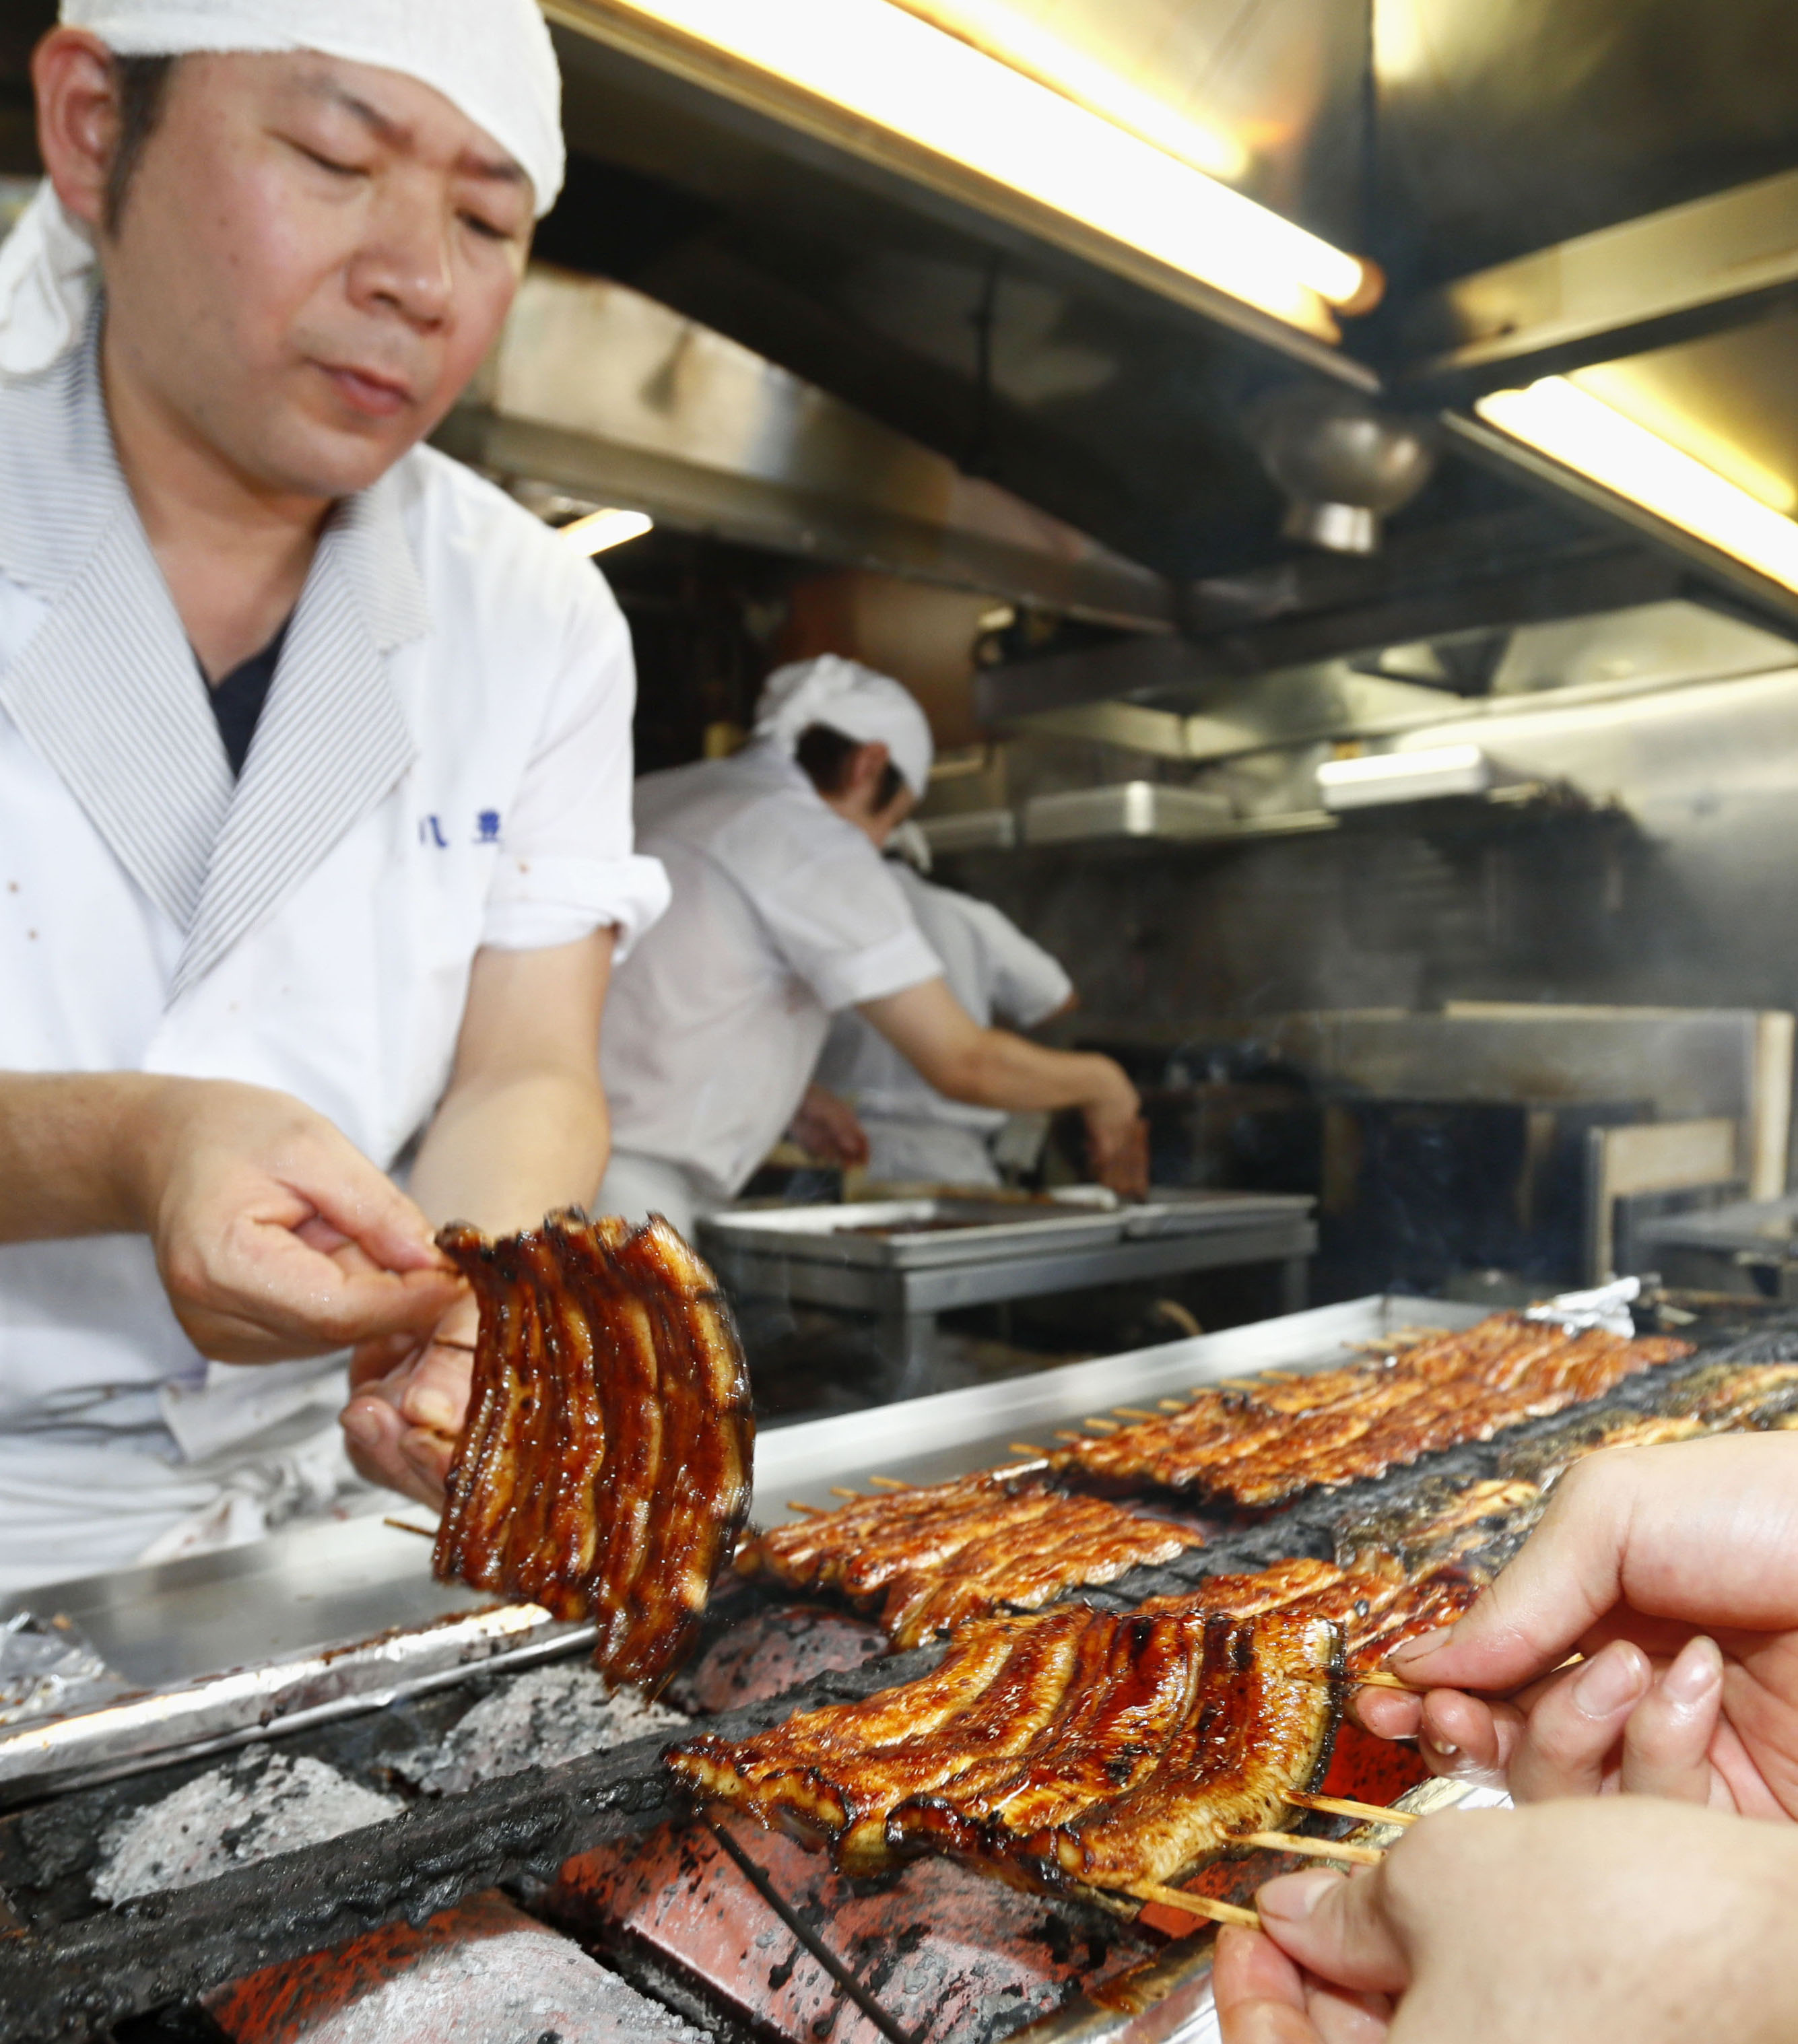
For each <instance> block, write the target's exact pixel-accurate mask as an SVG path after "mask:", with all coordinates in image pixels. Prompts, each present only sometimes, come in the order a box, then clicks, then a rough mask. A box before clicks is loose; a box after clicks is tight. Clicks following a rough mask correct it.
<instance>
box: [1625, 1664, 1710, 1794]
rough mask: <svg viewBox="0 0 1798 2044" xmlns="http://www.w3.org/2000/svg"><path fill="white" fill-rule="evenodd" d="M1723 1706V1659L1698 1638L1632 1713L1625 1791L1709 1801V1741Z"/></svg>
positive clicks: (1627, 1731) (1627, 1729)
mask: <svg viewBox="0 0 1798 2044" xmlns="http://www.w3.org/2000/svg"><path fill="white" fill-rule="evenodd" d="M1610 1651H1611V1649H1610V1648H1609V1647H1607V1648H1606V1649H1605V1652H1606V1653H1607V1654H1608V1653H1609V1652H1610ZM1600 1658H1602V1657H1600ZM1722 1713H1723V1654H1722V1653H1721V1651H1720V1650H1719V1648H1718V1646H1717V1642H1715V1640H1714V1639H1706V1638H1705V1637H1704V1635H1702V1634H1700V1635H1699V1636H1698V1637H1697V1638H1696V1639H1688V1641H1687V1642H1686V1643H1685V1645H1684V1646H1683V1647H1681V1650H1680V1651H1679V1654H1677V1657H1676V1658H1674V1660H1673V1662H1671V1663H1670V1664H1669V1666H1667V1667H1665V1668H1664V1669H1662V1670H1661V1673H1659V1674H1658V1675H1657V1676H1656V1677H1655V1678H1654V1683H1653V1685H1652V1686H1651V1687H1650V1689H1649V1692H1648V1693H1647V1695H1646V1696H1644V1697H1643V1698H1642V1701H1641V1702H1640V1703H1639V1704H1637V1706H1636V1707H1635V1708H1634V1710H1633V1711H1632V1712H1631V1713H1630V1717H1629V1722H1628V1723H1627V1724H1626V1725H1625V1726H1624V1727H1623V1773H1622V1777H1621V1785H1622V1787H1623V1789H1624V1791H1625V1792H1626V1793H1627V1794H1631V1795H1636V1796H1665V1797H1666V1798H1667V1799H1668V1800H1669V1801H1671V1802H1676V1803H1708V1802H1710V1801H1711V1800H1712V1799H1711V1785H1712V1782H1713V1780H1714V1778H1715V1777H1714V1776H1713V1773H1712V1771H1711V1738H1712V1736H1713V1735H1714V1734H1715V1731H1716V1729H1717V1721H1718V1719H1719V1717H1720V1716H1721V1715H1722Z"/></svg>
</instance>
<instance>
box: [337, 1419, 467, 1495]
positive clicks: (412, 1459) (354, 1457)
mask: <svg viewBox="0 0 1798 2044" xmlns="http://www.w3.org/2000/svg"><path fill="white" fill-rule="evenodd" d="M340 1420H341V1424H342V1427H343V1430H344V1445H345V1448H346V1450H348V1455H349V1458H350V1461H351V1462H352V1464H353V1465H354V1466H355V1469H356V1473H357V1474H358V1475H359V1476H360V1477H363V1479H364V1481H367V1482H369V1483H375V1484H379V1485H382V1486H383V1488H385V1489H388V1490H397V1491H400V1492H402V1493H404V1494H405V1495H406V1496H407V1497H411V1498H416V1499H417V1500H418V1502H419V1503H420V1504H428V1505H429V1506H430V1508H431V1509H432V1510H433V1512H435V1511H441V1509H442V1507H443V1492H444V1479H445V1476H446V1475H447V1474H448V1473H449V1458H450V1453H451V1444H450V1443H448V1442H441V1441H439V1440H438V1439H437V1437H436V1436H429V1437H426V1436H425V1435H423V1434H422V1430H421V1429H419V1428H417V1427H408V1426H407V1425H406V1422H405V1420H402V1418H401V1417H400V1416H399V1414H398V1412H397V1411H396V1410H395V1408H394V1407H393V1406H392V1405H391V1404H390V1403H389V1402H388V1401H387V1400H386V1399H384V1398H375V1397H356V1398H352V1400H350V1401H349V1403H348V1404H347V1405H346V1406H345V1408H344V1409H343V1412H342V1413H341V1415H340Z"/></svg>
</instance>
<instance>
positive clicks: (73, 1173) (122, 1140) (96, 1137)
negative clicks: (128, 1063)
mask: <svg viewBox="0 0 1798 2044" xmlns="http://www.w3.org/2000/svg"><path fill="white" fill-rule="evenodd" d="M179 1083H180V1082H179V1081H171V1080H167V1079H164V1078H156V1077H154V1076H152V1075H151V1074H148V1073H144V1072H67V1073H62V1072H56V1073H36V1072H6V1073H0V1242H47V1241H52V1240H56V1239H59V1238H60V1237H63V1236H65V1235H118V1234H128V1233H131V1232H133V1231H139V1230H141V1229H142V1228H143V1227H144V1212H143V1194H142V1179H141V1166H142V1162H143V1155H142V1153H143V1151H144V1147H145V1144H146V1138H147V1131H148V1129H149V1127H150V1125H151V1124H152V1121H153V1120H154V1119H155V1117H156V1114H157V1112H158V1110H159V1108H160V1107H161V1106H162V1105H163V1103H164V1097H165V1096H166V1094H167V1091H168V1089H169V1088H170V1086H171V1085H178V1084H179Z"/></svg>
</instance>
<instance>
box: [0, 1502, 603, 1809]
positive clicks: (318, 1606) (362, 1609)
mask: <svg viewBox="0 0 1798 2044" xmlns="http://www.w3.org/2000/svg"><path fill="white" fill-rule="evenodd" d="M394 1502H395V1506H396V1507H398V1506H400V1505H401V1504H402V1500H399V1499H398V1498H396V1499H395V1500H394ZM406 1519H407V1520H409V1521H410V1522H411V1523H417V1524H419V1525H421V1526H422V1527H423V1530H425V1531H430V1530H431V1529H430V1527H429V1524H428V1523H427V1520H428V1515H427V1514H425V1512H423V1511H422V1509H421V1508H418V1507H417V1506H413V1507H409V1508H406ZM430 1554H431V1550H430V1545H429V1542H428V1541H427V1540H425V1539H420V1537H419V1535H418V1533H417V1532H405V1531H400V1530H399V1528H398V1525H395V1524H389V1523H386V1522H384V1521H383V1520H379V1519H376V1518H369V1519H352V1520H345V1521H342V1522H339V1523H333V1524H330V1525H325V1526H310V1527H295V1528H294V1529H292V1530H291V1531H287V1532H285V1533H279V1534H276V1535H274V1536H273V1537H272V1538H271V1539H266V1540H256V1541H252V1542H250V1543H248V1544H247V1545H245V1546H241V1547H232V1548H228V1549H226V1550H224V1551H223V1552H221V1553H218V1554H198V1555H194V1556H192V1557H191V1558H188V1559H186V1560H183V1561H179V1562H164V1563H161V1564H160V1565H159V1566H156V1567H152V1568H142V1569H120V1570H118V1571H117V1573H114V1574H111V1575H105V1576H89V1577H80V1578H78V1579H76V1580H75V1581H70V1582H64V1583H56V1584H50V1585H44V1586H43V1587H41V1588H40V1589H30V1590H25V1591H21V1592H19V1593H17V1594H15V1595H14V1596H12V1597H10V1598H9V1599H8V1600H6V1601H5V1602H4V1603H3V1604H0V1618H6V1617H10V1616H11V1615H12V1614H13V1612H15V1611H21V1610H25V1611H31V1612H36V1613H37V1614H38V1615H39V1616H40V1617H43V1618H46V1619H48V1618H51V1617H53V1616H59V1615H60V1616H65V1617H67V1618H69V1619H72V1620H73V1621H74V1623H75V1625H76V1626H78V1627H79V1629H80V1630H81V1631H82V1632H83V1634H85V1635H86V1636H87V1639H89V1640H90V1642H92V1644H93V1645H94V1647H95V1648H96V1649H97V1650H98V1652H99V1654H100V1655H101V1657H102V1658H103V1659H104V1660H105V1661H106V1663H107V1665H108V1666H110V1667H111V1668H112V1669H115V1670H116V1671H117V1673H119V1674H120V1675H121V1676H122V1677H124V1678H125V1680H126V1681H128V1682H129V1683H130V1684H132V1685H133V1690H132V1692H130V1693H128V1694H126V1695H124V1696H119V1697H117V1699H115V1700H111V1701H109V1702H107V1703H104V1704H100V1705H99V1706H98V1707H96V1708H92V1709H89V1710H85V1711H80V1712H75V1713H73V1714H71V1715H69V1716H67V1717H62V1718H39V1719H30V1720H28V1721H26V1722H25V1723H21V1724H17V1725H13V1726H9V1727H6V1729H5V1730H4V1731H0V1804H3V1803H6V1802H8V1801H16V1800H19V1799H20V1798H21V1796H28V1795H37V1794H40V1793H42V1792H44V1791H45V1790H47V1789H49V1788H57V1787H63V1786H67V1785H69V1784H71V1783H72V1782H74V1781H96V1780H102V1779H104V1778H106V1777H107V1776H109V1775H114V1774H119V1773H130V1772H133V1770H134V1769H138V1768H141V1767H144V1766H149V1765H155V1764H156V1762H158V1761H159V1760H161V1759H164V1758H167V1757H169V1756H170V1755H171V1754H173V1753H175V1752H177V1751H184V1752H193V1753H204V1752H208V1751H211V1750H214V1749H216V1748H218V1747H221V1746H231V1745H236V1744H239V1743H241V1742H244V1741H245V1740H248V1739H260V1738H263V1737H265V1736H268V1735H270V1734H273V1733H278V1732H282V1731H298V1730H299V1729H300V1728H301V1727H303V1726H306V1725H310V1724H317V1723H321V1722H322V1721H323V1720H324V1719H328V1718H333V1717H340V1716H344V1715H348V1714H349V1713H351V1712H356V1711H364V1710H372V1709H375V1708H379V1706H380V1705H382V1704H385V1703H387V1702H389V1701H391V1700H392V1699H393V1698H394V1697H395V1696H404V1695H413V1694H417V1693H418V1692H422V1691H423V1690H426V1689H432V1688H434V1687H437V1686H440V1685H442V1684H444V1683H446V1682H452V1681H456V1679H457V1677H459V1676H460V1674H461V1673H464V1671H465V1670H466V1669H468V1668H469V1667H471V1666H473V1665H475V1663H477V1662H487V1663H494V1662H503V1663H506V1664H517V1663H523V1662H529V1661H532V1660H541V1659H543V1658H547V1657H548V1656H549V1655H552V1654H561V1653H568V1652H572V1651H573V1650H576V1649H577V1648H578V1647H579V1646H581V1645H583V1643H585V1642H587V1641H590V1640H591V1638H592V1636H593V1628H592V1627H591V1626H590V1625H569V1624H566V1623H562V1622H560V1621H559V1620H556V1619H552V1618H551V1617H550V1616H549V1613H548V1612H546V1611H544V1610H541V1609H540V1608H539V1607H538V1606H537V1605H536V1604H506V1603H503V1602H502V1600H499V1598H497V1597H489V1596H482V1595H481V1594H480V1593H479V1592H478V1591H475V1590H471V1589H468V1587H467V1586H466V1585H461V1584H455V1583H450V1584H445V1583H438V1582H434V1581H433V1580H432V1578H431V1573H430Z"/></svg>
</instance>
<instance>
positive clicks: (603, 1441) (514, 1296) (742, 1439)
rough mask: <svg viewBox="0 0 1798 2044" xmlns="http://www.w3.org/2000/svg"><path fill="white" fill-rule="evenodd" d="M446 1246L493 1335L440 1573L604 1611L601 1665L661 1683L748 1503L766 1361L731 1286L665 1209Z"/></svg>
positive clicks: (482, 1352) (558, 1218)
mask: <svg viewBox="0 0 1798 2044" xmlns="http://www.w3.org/2000/svg"><path fill="white" fill-rule="evenodd" d="M437 1243H438V1246H439V1247H441V1249H442V1250H443V1251H444V1252H445V1254H446V1255H448V1256H449V1258H451V1259H452V1261H453V1262H455V1264H456V1267H457V1268H458V1269H459V1270H461V1271H462V1272H463V1274H464V1275H465V1276H466V1277H468V1281H469V1282H470V1283H471V1284H472V1285H473V1286H474V1289H475V1297H476V1298H477V1299H478V1301H479V1305H480V1331H479V1338H478V1339H477V1341H476V1343H475V1366H474V1381H473V1384H472V1388H471V1391H470V1395H469V1400H468V1420H467V1423H466V1424H465V1425H464V1428H463V1431H462V1438H461V1439H460V1442H459V1443H457V1445H456V1458H455V1461H454V1462H453V1463H452V1466H451V1468H450V1472H449V1485H448V1490H449V1498H448V1502H447V1503H446V1504H445V1508H444V1514H443V1519H442V1522H441V1524H440V1526H439V1527H438V1530H437V1549H436V1553H435V1555H434V1557H433V1568H434V1571H435V1573H436V1574H437V1577H438V1578H439V1579H440V1580H441V1581H445V1582H447V1581H452V1580H456V1579H460V1581H463V1582H466V1583H470V1584H472V1585H474V1587H475V1589H483V1590H499V1591H502V1592H503V1593H505V1594H506V1595H507V1596H516V1597H520V1598H526V1599H529V1600H530V1601H531V1602H533V1603H535V1604H541V1605H542V1606H543V1607H544V1608H545V1609H546V1610H548V1611H550V1612H553V1613H554V1614H555V1615H556V1617H558V1618H564V1619H581V1618H586V1617H588V1616H591V1618H592V1619H594V1621H595V1623H596V1624H597V1626H598V1628H599V1634H598V1639H597V1641H596V1643H595V1648H594V1654H593V1659H594V1665H595V1667H597V1668H598V1669H599V1670H600V1672H601V1673H603V1674H604V1675H605V1676H606V1677H608V1678H609V1679H610V1681H614V1682H635V1683H641V1684H644V1685H648V1686H651V1687H653V1686H655V1685H657V1684H659V1683H660V1682H661V1681H664V1680H665V1679H666V1678H667V1677H668V1675H669V1674H671V1673H672V1672H673V1669H674V1668H675V1666H676V1665H677V1664H678V1662H679V1661H680V1658H681V1657H682V1655H683V1654H684V1653H685V1652H686V1650H687V1648H688V1647H689V1646H691V1643H692V1639H693V1636H694V1635H695V1631H696V1629H697V1627H698V1624H699V1616H700V1614H701V1612H703V1610H704V1608H705V1604H706V1596H707V1594H708V1593H709V1592H710V1587H711V1584H712V1581H713V1578H714V1576H715V1575H716V1574H717V1573H718V1569H720V1567H722V1566H723V1565H724V1564H726V1562H729V1560H730V1555H731V1551H732V1549H733V1546H734V1544H735V1542H736V1539H737V1535H738V1533H739V1532H740V1531H741V1530H742V1526H743V1523H744V1520H745V1518H746V1517H747V1516H748V1513H749V1479H750V1455H751V1452H752V1449H753V1443H754V1439H755V1425H754V1422H753V1420H752V1419H751V1417H750V1412H749V1374H748V1372H747V1370H745V1366H744V1363H743V1354H742V1350H741V1347H740V1346H739V1345H738V1343H737V1331H736V1329H735V1327H733V1325H732V1324H731V1320H730V1312H729V1311H728V1309H727V1308H726V1306H725V1304H724V1303H723V1301H722V1299H721V1298H720V1297H719V1295H718V1289H717V1285H716V1282H715V1281H714V1278H713V1277H712V1274H711V1273H710V1271H709V1270H707V1269H706V1266H705V1265H704V1264H703V1263H702V1262H700V1261H699V1258H698V1257H696V1256H695V1254H693V1252H692V1251H691V1250H690V1249H689V1248H688V1247H687V1244H686V1243H684V1242H683V1241H682V1239H680V1236H679V1235H677V1234H676V1232H675V1231H674V1230H673V1229H672V1228H670V1227H669V1226H668V1223H667V1222H666V1221H665V1220H662V1219H661V1218H660V1216H659V1215H658V1216H653V1217H652V1218H651V1220H649V1224H648V1225H647V1226H646V1227H644V1228H631V1227H630V1226H629V1224H627V1223H626V1222H624V1221H622V1220H587V1218H586V1217H585V1216H583V1215H581V1214H579V1212H572V1211H571V1212H564V1213H560V1214H553V1215H552V1216H550V1217H549V1219H548V1220H545V1223H544V1224H543V1226H542V1227H541V1228H537V1229H531V1230H529V1231H526V1232H525V1233H523V1234H520V1235H506V1236H503V1237H502V1238H501V1239H499V1240H498V1241H489V1240H487V1238H486V1237H485V1236H483V1235H480V1234H479V1233H478V1232H477V1231H475V1229H473V1228H469V1227H468V1226H466V1225H464V1224H458V1225H455V1226H452V1227H450V1228H445V1229H444V1231H442V1233H441V1235H439V1236H438V1237H437Z"/></svg>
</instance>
